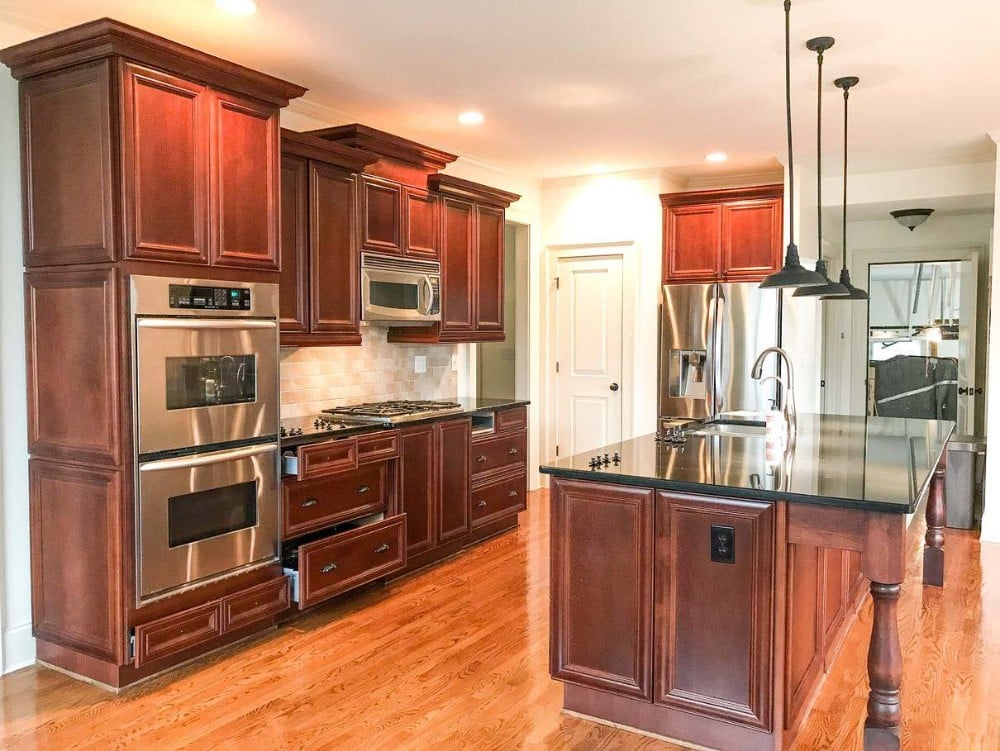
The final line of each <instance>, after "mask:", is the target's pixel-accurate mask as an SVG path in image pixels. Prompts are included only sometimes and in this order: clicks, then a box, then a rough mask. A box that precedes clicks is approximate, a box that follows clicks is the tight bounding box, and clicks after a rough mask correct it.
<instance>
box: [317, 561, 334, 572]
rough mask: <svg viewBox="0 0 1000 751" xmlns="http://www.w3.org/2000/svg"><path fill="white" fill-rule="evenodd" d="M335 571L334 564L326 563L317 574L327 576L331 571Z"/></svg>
mask: <svg viewBox="0 0 1000 751" xmlns="http://www.w3.org/2000/svg"><path fill="white" fill-rule="evenodd" d="M336 570H337V564H336V563H328V564H326V565H325V566H324V567H323V568H321V569H320V570H319V572H320V573H321V574H329V573H330V572H331V571H336Z"/></svg>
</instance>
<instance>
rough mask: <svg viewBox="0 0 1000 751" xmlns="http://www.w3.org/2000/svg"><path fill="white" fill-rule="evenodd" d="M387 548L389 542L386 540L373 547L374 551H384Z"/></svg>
mask: <svg viewBox="0 0 1000 751" xmlns="http://www.w3.org/2000/svg"><path fill="white" fill-rule="evenodd" d="M387 550H389V543H387V542H383V543H382V544H381V545H379V546H378V547H377V548H375V552H376V553H385V552H386V551H387Z"/></svg>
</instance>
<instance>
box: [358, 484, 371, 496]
mask: <svg viewBox="0 0 1000 751" xmlns="http://www.w3.org/2000/svg"><path fill="white" fill-rule="evenodd" d="M369 490H371V488H370V487H368V486H367V485H362V486H361V487H360V488H358V493H360V494H361V495H364V494H365V493H367V492H368V491H369Z"/></svg>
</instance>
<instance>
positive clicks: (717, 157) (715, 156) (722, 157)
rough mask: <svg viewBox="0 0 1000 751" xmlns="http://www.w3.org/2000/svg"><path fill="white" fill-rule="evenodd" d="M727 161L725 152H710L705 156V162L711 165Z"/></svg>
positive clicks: (727, 157)
mask: <svg viewBox="0 0 1000 751" xmlns="http://www.w3.org/2000/svg"><path fill="white" fill-rule="evenodd" d="M727 159H729V156H728V155H727V154H726V152H725V151H710V152H709V153H707V154H705V161H706V162H711V163H713V164H719V163H720V162H724V161H726V160H727Z"/></svg>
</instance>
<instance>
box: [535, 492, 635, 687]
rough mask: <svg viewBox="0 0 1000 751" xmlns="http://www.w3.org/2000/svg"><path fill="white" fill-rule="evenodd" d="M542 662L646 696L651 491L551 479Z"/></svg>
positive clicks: (556, 672) (583, 680) (591, 682)
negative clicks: (545, 657)
mask: <svg viewBox="0 0 1000 751" xmlns="http://www.w3.org/2000/svg"><path fill="white" fill-rule="evenodd" d="M552 487H553V490H552V507H551V515H552V519H551V521H552V531H551V545H552V550H551V587H552V593H551V603H552V605H551V608H552V612H551V625H550V629H551V631H550V647H549V660H550V665H549V669H550V672H551V673H552V677H553V678H555V679H556V680H560V681H566V682H567V683H574V684H577V685H580V686H586V687H589V688H596V689H600V690H601V691H609V692H611V693H615V694H621V695H622V696H629V697H633V698H639V699H645V700H649V699H651V698H652V683H653V681H652V670H651V658H652V648H653V638H652V625H653V615H652V608H653V589H652V587H653V491H652V490H646V489H643V488H626V487H622V486H620V485H605V484H602V483H597V482H576V481H570V480H553V484H552Z"/></svg>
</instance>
